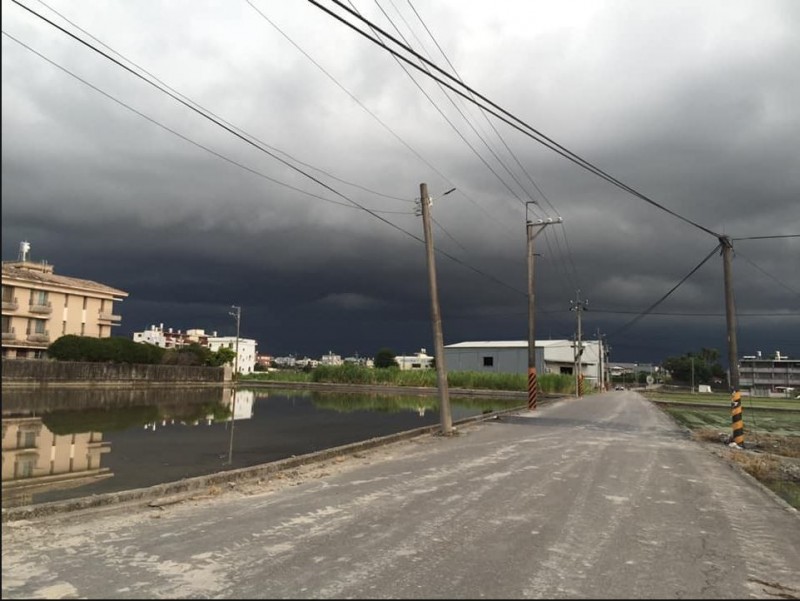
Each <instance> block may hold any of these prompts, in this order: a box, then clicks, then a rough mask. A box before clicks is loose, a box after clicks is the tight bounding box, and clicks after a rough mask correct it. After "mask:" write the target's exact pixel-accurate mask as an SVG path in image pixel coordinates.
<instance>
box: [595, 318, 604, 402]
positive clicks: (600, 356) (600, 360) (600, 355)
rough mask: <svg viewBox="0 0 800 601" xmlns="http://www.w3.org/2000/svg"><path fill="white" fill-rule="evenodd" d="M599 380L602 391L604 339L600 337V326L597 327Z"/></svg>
mask: <svg viewBox="0 0 800 601" xmlns="http://www.w3.org/2000/svg"><path fill="white" fill-rule="evenodd" d="M597 382H598V384H599V385H600V392H602V391H604V390H605V389H606V388H605V385H604V384H603V339H602V338H601V337H600V328H597Z"/></svg>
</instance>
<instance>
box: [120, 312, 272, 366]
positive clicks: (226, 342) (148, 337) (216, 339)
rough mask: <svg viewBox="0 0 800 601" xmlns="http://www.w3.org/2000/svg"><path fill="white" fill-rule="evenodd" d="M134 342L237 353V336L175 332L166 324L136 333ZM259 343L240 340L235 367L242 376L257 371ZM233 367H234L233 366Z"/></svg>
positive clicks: (196, 331) (201, 331)
mask: <svg viewBox="0 0 800 601" xmlns="http://www.w3.org/2000/svg"><path fill="white" fill-rule="evenodd" d="M133 341H134V342H140V343H147V344H153V345H155V346H159V347H161V348H167V349H169V348H179V347H182V346H188V345H190V344H199V345H200V346H203V347H205V348H207V349H209V350H211V351H213V352H217V351H218V350H219V349H221V348H229V349H231V350H232V351H234V352H236V348H237V345H236V336H217V333H216V332H212V333H211V334H210V335H209V334H206V332H205V330H201V329H197V328H195V329H190V330H186V332H181V331H180V330H175V331H173V329H172V328H168V329H164V324H163V323H162V324H159V325H158V327H156V326H154V325H153V326H150V329H149V330H145V331H143V332H134V333H133ZM257 344H258V343H257V342H256V341H255V340H253V339H252V338H241V337H240V338H239V344H238V348H239V357H238V359H237V360H235V366H236V367H237V368H238V372H239V373H240V374H251V373H253V372H254V371H255V365H256V346H257ZM231 367H234V365H232V366H231Z"/></svg>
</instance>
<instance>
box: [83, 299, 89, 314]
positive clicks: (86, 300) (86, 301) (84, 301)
mask: <svg viewBox="0 0 800 601" xmlns="http://www.w3.org/2000/svg"><path fill="white" fill-rule="evenodd" d="M88 302H89V297H88V296H84V297H83V310H84V311H86V305H87V303H88Z"/></svg>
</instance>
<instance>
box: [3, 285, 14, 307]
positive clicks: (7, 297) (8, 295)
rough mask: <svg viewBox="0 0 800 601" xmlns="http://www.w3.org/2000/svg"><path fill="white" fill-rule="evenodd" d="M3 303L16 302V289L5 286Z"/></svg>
mask: <svg viewBox="0 0 800 601" xmlns="http://www.w3.org/2000/svg"><path fill="white" fill-rule="evenodd" d="M3 302H4V303H13V302H14V288H13V287H12V286H3Z"/></svg>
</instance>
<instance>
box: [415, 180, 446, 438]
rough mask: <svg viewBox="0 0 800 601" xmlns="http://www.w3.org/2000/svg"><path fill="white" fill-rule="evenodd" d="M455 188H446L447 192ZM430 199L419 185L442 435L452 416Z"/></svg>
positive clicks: (426, 189) (424, 189) (425, 186)
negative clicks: (437, 285) (434, 255)
mask: <svg viewBox="0 0 800 601" xmlns="http://www.w3.org/2000/svg"><path fill="white" fill-rule="evenodd" d="M453 190H455V188H453V189H451V190H448V191H447V192H445V194H449V193H450V192H452V191H453ZM432 202H433V201H432V199H431V197H430V196H428V184H424V183H423V184H420V185H419V204H420V214H421V215H422V228H423V230H424V232H425V251H426V258H427V262H428V285H429V287H430V291H431V322H432V324H433V345H434V349H435V350H434V352H435V357H436V381H437V384H438V388H439V416H440V418H441V425H442V431H441V433H442V434H443V435H446V436H449V435H450V434H452V432H453V418H452V417H451V415H450V395H449V391H448V388H447V369H446V367H445V364H444V341H443V338H442V318H441V315H440V313H439V291H438V289H437V287H436V263H435V261H434V257H433V232H432V230H431V212H430V207H431V204H432Z"/></svg>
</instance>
